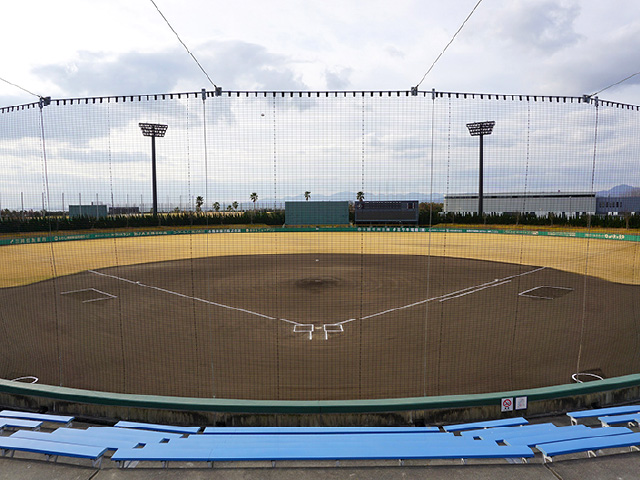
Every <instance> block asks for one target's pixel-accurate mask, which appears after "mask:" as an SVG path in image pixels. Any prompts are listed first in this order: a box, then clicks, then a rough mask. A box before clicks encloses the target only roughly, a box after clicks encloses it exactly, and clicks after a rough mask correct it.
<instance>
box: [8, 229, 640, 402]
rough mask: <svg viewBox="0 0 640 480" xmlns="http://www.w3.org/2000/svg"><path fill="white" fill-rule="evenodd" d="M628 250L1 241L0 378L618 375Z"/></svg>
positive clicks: (221, 380)
mask: <svg viewBox="0 0 640 480" xmlns="http://www.w3.org/2000/svg"><path fill="white" fill-rule="evenodd" d="M638 248H639V247H638V244H637V243H636V242H626V241H619V240H601V239H585V238H560V237H542V236H530V235H526V236H525V235H497V234H487V233H450V232H448V233H445V232H422V233H416V232H326V231H322V232H271V233H264V232H262V233H212V234H198V235H166V236H152V237H134V238H110V239H100V240H87V241H69V242H55V243H42V244H27V245H7V246H2V247H0V264H1V265H2V269H3V275H2V276H0V303H1V304H2V306H3V307H2V309H1V310H0V324H1V330H0V334H1V335H2V336H3V337H4V339H5V345H6V348H3V350H2V353H0V375H1V376H2V377H3V378H16V377H21V376H34V377H37V378H38V379H39V381H40V382H41V383H47V384H53V385H63V386H70V387H77V388H87V389H93V390H102V391H111V392H127V393H141V394H158V395H178V396H194V397H219V398H245V399H281V400H323V399H365V398H394V397H413V396H425V395H445V394H468V393H481V392H489V391H503V390H510V389H519V388H533V387H537V386H545V385H554V384H561V383H569V382H571V381H572V380H571V375H572V374H575V373H580V372H582V373H592V374H595V375H599V376H601V377H613V376H618V375H623V374H627V373H635V372H637V371H638V367H639V366H640V365H639V363H640V362H639V361H638V359H637V355H636V352H637V350H638V346H639V340H638V338H640V335H639V334H640V328H639V327H638V313H637V312H638V311H640V309H639V308H638V307H639V306H640V305H639V304H640V300H638V298H639V296H638V293H639V292H638V289H639V286H638V285H640V273H639V272H640V260H639V255H638V253H639V252H638Z"/></svg>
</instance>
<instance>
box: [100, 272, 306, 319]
mask: <svg viewBox="0 0 640 480" xmlns="http://www.w3.org/2000/svg"><path fill="white" fill-rule="evenodd" d="M88 271H89V272H91V273H94V274H96V275H102V276H103V277H109V278H115V279H116V280H120V281H123V282H127V283H131V284H133V285H137V286H139V287H144V288H151V289H152V290H158V291H159V292H163V293H168V294H170V295H175V296H177V297H182V298H186V299H189V300H195V301H197V302H202V303H206V304H208V305H215V306H216V307H222V308H227V309H229V310H237V311H238V312H243V313H248V314H249V315H255V316H256V317H262V318H266V319H268V320H280V321H282V322H288V323H291V324H293V325H302V324H301V323H298V322H294V321H292V320H287V319H285V318H275V317H270V316H269V315H264V314H262V313H258V312H253V311H251V310H246V309H244V308H237V307H232V306H230V305H225V304H223V303H217V302H212V301H210V300H205V299H204V298H198V297H192V296H190V295H185V294H183V293H178V292H174V291H172V290H167V289H165V288H160V287H154V286H153V285H145V284H144V283H141V282H134V281H133V280H129V279H127V278H122V277H117V276H115V275H108V274H106V273H102V272H96V271H95V270H88Z"/></svg>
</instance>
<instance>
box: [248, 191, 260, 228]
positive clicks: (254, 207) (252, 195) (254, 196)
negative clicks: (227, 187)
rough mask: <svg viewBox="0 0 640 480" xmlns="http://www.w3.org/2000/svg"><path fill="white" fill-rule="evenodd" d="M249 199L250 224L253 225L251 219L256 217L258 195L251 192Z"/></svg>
mask: <svg viewBox="0 0 640 480" xmlns="http://www.w3.org/2000/svg"><path fill="white" fill-rule="evenodd" d="M249 198H250V199H251V201H252V202H253V215H252V216H251V223H253V217H255V216H256V202H257V201H258V194H257V193H256V192H253V193H252V194H251V195H250V196H249Z"/></svg>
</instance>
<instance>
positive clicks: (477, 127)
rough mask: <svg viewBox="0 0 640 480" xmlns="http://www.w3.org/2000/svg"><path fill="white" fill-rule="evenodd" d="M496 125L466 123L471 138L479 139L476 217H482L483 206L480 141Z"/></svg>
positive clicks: (481, 148) (481, 150)
mask: <svg viewBox="0 0 640 480" xmlns="http://www.w3.org/2000/svg"><path fill="white" fill-rule="evenodd" d="M495 124H496V122H494V121H490V122H474V123H467V128H468V129H469V134H470V135H471V136H472V137H480V174H479V179H478V180H479V185H478V215H479V216H482V214H483V213H484V212H483V208H482V207H483V206H482V195H483V193H482V185H483V178H482V173H483V165H482V162H483V158H482V152H483V150H484V146H483V141H482V139H483V138H484V136H485V135H491V132H492V131H493V126H494V125H495Z"/></svg>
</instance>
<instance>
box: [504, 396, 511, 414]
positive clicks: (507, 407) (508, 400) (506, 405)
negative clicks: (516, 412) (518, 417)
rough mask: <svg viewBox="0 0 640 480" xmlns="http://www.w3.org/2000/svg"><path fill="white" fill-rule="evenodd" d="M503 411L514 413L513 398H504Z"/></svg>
mask: <svg viewBox="0 0 640 480" xmlns="http://www.w3.org/2000/svg"><path fill="white" fill-rule="evenodd" d="M501 409H502V411H503V412H512V411H513V398H503V399H502V405H501Z"/></svg>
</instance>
